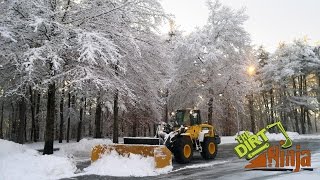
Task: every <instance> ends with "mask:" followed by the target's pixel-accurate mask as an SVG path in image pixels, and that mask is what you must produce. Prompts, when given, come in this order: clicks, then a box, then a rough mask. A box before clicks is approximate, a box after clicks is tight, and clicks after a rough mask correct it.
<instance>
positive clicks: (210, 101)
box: [208, 98, 213, 125]
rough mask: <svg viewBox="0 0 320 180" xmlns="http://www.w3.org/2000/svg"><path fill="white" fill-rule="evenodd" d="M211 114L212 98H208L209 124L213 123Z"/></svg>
mask: <svg viewBox="0 0 320 180" xmlns="http://www.w3.org/2000/svg"><path fill="white" fill-rule="evenodd" d="M212 115H213V98H210V99H209V102H208V124H210V125H213V119H212Z"/></svg>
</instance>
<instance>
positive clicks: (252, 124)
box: [249, 94, 256, 133]
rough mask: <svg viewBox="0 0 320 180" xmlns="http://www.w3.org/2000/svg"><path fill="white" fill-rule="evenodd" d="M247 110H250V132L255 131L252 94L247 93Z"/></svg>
mask: <svg viewBox="0 0 320 180" xmlns="http://www.w3.org/2000/svg"><path fill="white" fill-rule="evenodd" d="M249 111H250V122H251V132H253V133H255V132H256V122H255V119H254V109H253V94H250V95H249Z"/></svg>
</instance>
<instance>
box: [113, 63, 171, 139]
mask: <svg viewBox="0 0 320 180" xmlns="http://www.w3.org/2000/svg"><path fill="white" fill-rule="evenodd" d="M114 71H115V74H116V76H119V61H117V63H116V65H115V67H114ZM167 92H168V91H167ZM118 99H119V91H118V89H116V92H115V94H114V100H113V136H112V137H113V143H118V139H119V121H118V119H119V107H118ZM166 104H167V103H166ZM166 110H168V108H166ZM166 118H167V116H166Z"/></svg>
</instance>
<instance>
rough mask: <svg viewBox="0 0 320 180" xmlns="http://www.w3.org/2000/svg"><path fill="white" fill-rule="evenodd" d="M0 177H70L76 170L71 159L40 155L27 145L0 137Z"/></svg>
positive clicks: (31, 178) (5, 179)
mask: <svg viewBox="0 0 320 180" xmlns="http://www.w3.org/2000/svg"><path fill="white" fill-rule="evenodd" d="M0 147H1V148H0V172H1V173H0V179H1V180H15V179H17V180H22V179H23V180H29V179H30V180H33V179H59V178H65V177H70V176H73V175H74V172H75V171H76V166H75V163H74V162H73V161H72V159H70V158H67V157H62V156H56V155H41V154H39V153H38V151H36V150H33V149H30V148H28V147H27V146H24V145H20V144H17V143H13V142H11V141H6V140H2V139H0Z"/></svg>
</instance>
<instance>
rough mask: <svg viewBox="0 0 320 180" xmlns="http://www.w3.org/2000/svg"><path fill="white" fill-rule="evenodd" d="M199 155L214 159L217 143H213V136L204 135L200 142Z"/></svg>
mask: <svg viewBox="0 0 320 180" xmlns="http://www.w3.org/2000/svg"><path fill="white" fill-rule="evenodd" d="M201 146H202V152H201V156H202V158H203V159H206V160H210V159H214V158H215V157H216V155H217V153H218V145H217V144H216V143H215V141H214V138H213V137H205V138H204V141H203V143H202V145H201Z"/></svg>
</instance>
